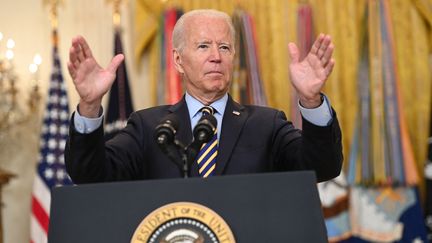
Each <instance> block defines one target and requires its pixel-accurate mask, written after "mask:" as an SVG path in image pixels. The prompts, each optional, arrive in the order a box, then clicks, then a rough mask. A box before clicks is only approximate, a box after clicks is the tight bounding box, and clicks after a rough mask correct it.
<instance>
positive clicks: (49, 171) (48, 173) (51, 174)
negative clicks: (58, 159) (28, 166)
mask: <svg viewBox="0 0 432 243" xmlns="http://www.w3.org/2000/svg"><path fill="white" fill-rule="evenodd" d="M44 174H45V178H47V179H48V180H51V179H52V178H53V177H54V171H53V170H52V169H50V168H48V169H46V170H45V172H44Z"/></svg>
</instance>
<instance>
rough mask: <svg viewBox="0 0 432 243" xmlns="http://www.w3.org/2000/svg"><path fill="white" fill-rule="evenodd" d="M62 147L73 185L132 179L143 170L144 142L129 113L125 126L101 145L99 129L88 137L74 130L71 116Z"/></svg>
mask: <svg viewBox="0 0 432 243" xmlns="http://www.w3.org/2000/svg"><path fill="white" fill-rule="evenodd" d="M71 120H72V122H71V127H70V129H69V138H68V141H67V143H66V148H65V163H66V170H67V172H68V173H69V175H70V177H71V179H72V181H73V182H74V183H76V184H80V183H94V182H104V181H119V180H134V179H138V178H140V177H142V175H141V174H140V173H141V172H142V171H145V170H144V169H143V168H142V167H143V166H144V164H143V163H142V162H143V161H144V160H143V151H145V144H146V142H145V139H146V137H145V136H143V133H144V132H143V126H142V122H141V121H140V117H139V115H137V114H136V113H133V114H132V115H131V117H130V118H129V120H128V125H127V126H126V128H125V129H123V130H122V131H121V132H120V133H119V134H118V135H117V136H116V137H115V138H114V139H112V140H109V141H107V142H105V139H104V131H103V128H102V126H100V127H99V128H98V129H97V130H95V131H93V132H92V133H89V134H81V133H79V132H77V131H76V130H75V128H74V123H73V120H74V119H73V117H72V119H71Z"/></svg>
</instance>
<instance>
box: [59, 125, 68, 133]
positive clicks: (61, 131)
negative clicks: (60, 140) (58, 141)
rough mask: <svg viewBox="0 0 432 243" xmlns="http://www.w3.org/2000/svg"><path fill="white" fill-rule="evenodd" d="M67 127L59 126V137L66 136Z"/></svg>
mask: <svg viewBox="0 0 432 243" xmlns="http://www.w3.org/2000/svg"><path fill="white" fill-rule="evenodd" d="M68 130H69V129H68V127H67V126H66V125H62V126H60V134H61V135H67V134H68Z"/></svg>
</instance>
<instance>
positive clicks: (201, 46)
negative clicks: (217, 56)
mask: <svg viewBox="0 0 432 243" xmlns="http://www.w3.org/2000/svg"><path fill="white" fill-rule="evenodd" d="M207 47H208V45H205V44H201V45H198V48H207Z"/></svg>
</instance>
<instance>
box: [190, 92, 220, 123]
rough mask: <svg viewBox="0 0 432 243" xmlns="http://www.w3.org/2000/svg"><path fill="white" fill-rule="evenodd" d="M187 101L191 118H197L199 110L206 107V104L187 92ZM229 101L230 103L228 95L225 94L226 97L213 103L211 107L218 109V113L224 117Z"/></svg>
mask: <svg viewBox="0 0 432 243" xmlns="http://www.w3.org/2000/svg"><path fill="white" fill-rule="evenodd" d="M185 100H186V104H187V107H188V110H189V117H190V118H192V117H195V116H196V115H197V114H198V113H199V110H200V109H201V108H202V107H203V106H205V105H204V104H202V103H201V102H199V101H198V100H197V99H195V98H194V97H192V96H191V95H190V94H188V93H187V92H186V94H185ZM227 101H228V93H225V95H224V96H222V98H220V99H218V100H216V101H215V102H213V103H211V104H210V106H212V107H213V108H214V109H216V112H217V113H219V114H220V115H221V116H223V114H224V112H225V107H226V104H227Z"/></svg>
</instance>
